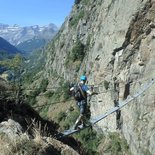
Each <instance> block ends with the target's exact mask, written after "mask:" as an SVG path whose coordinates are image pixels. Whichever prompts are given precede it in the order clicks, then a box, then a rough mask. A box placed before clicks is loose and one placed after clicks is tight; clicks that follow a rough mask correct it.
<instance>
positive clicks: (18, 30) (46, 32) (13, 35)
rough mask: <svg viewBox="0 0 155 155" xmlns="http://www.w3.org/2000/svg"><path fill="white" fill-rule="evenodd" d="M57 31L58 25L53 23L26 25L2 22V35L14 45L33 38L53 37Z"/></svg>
mask: <svg viewBox="0 0 155 155" xmlns="http://www.w3.org/2000/svg"><path fill="white" fill-rule="evenodd" d="M57 31H58V27H57V26H56V25H55V24H52V23H51V24H49V25H46V26H39V25H33V26H25V27H20V26H18V25H16V24H15V25H13V26H10V25H8V24H2V23H0V37H2V38H4V39H5V40H7V41H8V42H9V43H11V44H12V45H14V46H17V45H18V44H20V43H22V42H25V41H27V40H29V39H33V38H38V39H45V40H49V39H52V37H53V36H54V35H55V34H56V32H57Z"/></svg>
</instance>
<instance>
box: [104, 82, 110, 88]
mask: <svg viewBox="0 0 155 155" xmlns="http://www.w3.org/2000/svg"><path fill="white" fill-rule="evenodd" d="M109 84H110V82H108V81H106V80H104V87H105V89H106V90H107V89H108V88H109Z"/></svg>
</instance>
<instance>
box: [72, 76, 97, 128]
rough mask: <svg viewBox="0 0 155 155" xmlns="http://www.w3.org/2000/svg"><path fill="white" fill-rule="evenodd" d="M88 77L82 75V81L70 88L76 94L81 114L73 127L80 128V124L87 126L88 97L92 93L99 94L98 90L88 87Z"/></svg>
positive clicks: (75, 97)
mask: <svg viewBox="0 0 155 155" xmlns="http://www.w3.org/2000/svg"><path fill="white" fill-rule="evenodd" d="M86 81H87V77H86V76H85V75H82V76H81V77H80V82H79V83H78V84H77V85H72V87H71V88H70V91H71V92H72V95H73V96H74V99H75V100H76V103H77V105H78V107H79V110H80V115H79V117H78V118H77V120H76V122H75V124H74V126H73V129H74V130H76V129H78V126H79V125H82V127H84V126H86V115H87V112H88V110H87V97H88V96H91V95H95V94H97V93H96V92H93V91H92V90H90V89H89V88H88V86H87V85H86Z"/></svg>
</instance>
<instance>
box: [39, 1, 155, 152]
mask: <svg viewBox="0 0 155 155" xmlns="http://www.w3.org/2000/svg"><path fill="white" fill-rule="evenodd" d="M154 19H155V1H154V0H130V1H129V0H108V1H107V0H81V1H76V4H75V5H74V6H73V8H72V11H71V13H70V15H69V16H68V17H67V18H66V20H65V22H64V24H63V26H62V27H61V29H60V31H59V33H58V34H57V36H56V37H55V39H54V40H53V41H52V42H51V43H50V44H49V45H48V46H47V48H46V50H45V52H46V65H45V69H44V71H42V73H43V74H42V75H43V76H42V78H43V77H44V78H48V80H49V85H48V86H49V87H50V86H58V83H59V82H60V77H61V78H63V79H64V80H69V81H72V80H74V79H77V77H79V76H80V75H81V74H83V73H85V74H86V75H87V76H88V82H89V84H91V85H94V86H95V88H96V89H97V90H98V91H99V92H100V94H99V95H97V96H95V97H92V99H91V114H92V117H93V116H97V115H100V114H102V113H104V112H106V111H107V110H109V109H110V108H112V107H114V105H116V104H117V101H122V100H124V99H126V98H127V96H128V95H132V94H134V92H136V91H137V90H138V89H139V88H140V86H142V84H144V83H146V82H148V80H149V79H151V78H155V72H154V70H155V63H154V60H155V53H154V49H155V44H154V42H155V20H154ZM77 53H78V54H77ZM154 88H155V86H152V87H151V89H149V90H148V91H147V92H146V93H145V94H144V95H142V96H140V97H138V98H137V99H136V100H134V101H133V102H132V103H130V104H129V105H128V106H126V107H124V108H123V109H121V112H120V113H119V114H118V115H117V120H118V121H116V114H113V115H111V116H109V117H108V118H106V119H104V120H103V121H101V122H99V123H98V124H97V127H98V128H100V129H101V130H102V131H104V132H108V131H110V132H114V131H116V128H119V129H120V131H122V134H123V135H124V137H125V138H126V140H127V142H128V144H129V146H130V149H131V152H132V153H133V154H134V155H142V154H155V147H154V146H155V143H154V141H155V136H154V134H155V125H154V117H153V116H154V115H155V110H154V109H155V104H154V103H155V95H154V93H155V91H154Z"/></svg>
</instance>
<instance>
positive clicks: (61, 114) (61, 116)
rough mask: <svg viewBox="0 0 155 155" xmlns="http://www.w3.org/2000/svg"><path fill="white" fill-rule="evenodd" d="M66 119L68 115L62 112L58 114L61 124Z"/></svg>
mask: <svg viewBox="0 0 155 155" xmlns="http://www.w3.org/2000/svg"><path fill="white" fill-rule="evenodd" d="M65 118H66V113H65V112H63V111H61V112H60V113H59V114H58V122H61V121H62V120H64V119H65Z"/></svg>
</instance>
